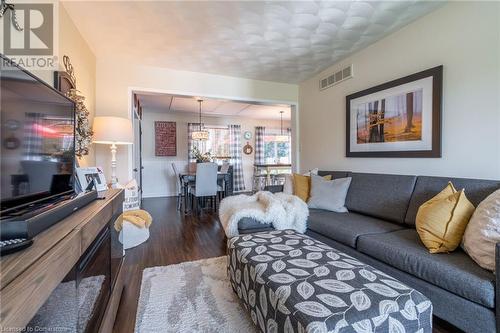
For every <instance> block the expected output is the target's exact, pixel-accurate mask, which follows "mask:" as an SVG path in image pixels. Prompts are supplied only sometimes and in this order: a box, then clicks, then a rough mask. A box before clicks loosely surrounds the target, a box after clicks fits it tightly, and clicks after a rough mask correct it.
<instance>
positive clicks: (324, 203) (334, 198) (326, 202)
mask: <svg viewBox="0 0 500 333" xmlns="http://www.w3.org/2000/svg"><path fill="white" fill-rule="evenodd" d="M351 179H352V178H351V177H346V178H337V179H333V180H326V179H324V178H323V177H320V176H315V175H311V196H310V197H309V201H308V202H307V205H308V206H309V208H318V209H325V210H329V211H332V212H337V213H347V208H346V207H345V197H346V196H347V191H348V190H349V186H350V185H351Z"/></svg>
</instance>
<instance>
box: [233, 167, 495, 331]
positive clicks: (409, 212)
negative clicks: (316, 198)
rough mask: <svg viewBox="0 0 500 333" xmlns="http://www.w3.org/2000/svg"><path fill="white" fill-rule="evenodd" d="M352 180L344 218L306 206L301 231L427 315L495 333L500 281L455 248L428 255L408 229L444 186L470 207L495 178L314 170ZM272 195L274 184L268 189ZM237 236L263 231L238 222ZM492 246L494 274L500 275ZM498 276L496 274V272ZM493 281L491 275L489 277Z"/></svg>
mask: <svg viewBox="0 0 500 333" xmlns="http://www.w3.org/2000/svg"><path fill="white" fill-rule="evenodd" d="M319 174H320V175H328V174H331V175H332V176H333V178H342V177H352V182H351V186H350V188H349V192H348V194H347V198H346V207H347V208H348V210H349V213H335V212H330V211H324V210H318V209H311V210H310V215H309V220H308V230H307V232H306V234H308V235H309V236H311V237H313V238H316V239H318V240H320V241H323V242H324V243H326V244H328V245H330V246H333V247H335V248H337V249H339V250H341V251H343V252H345V253H347V254H350V255H352V256H353V257H356V258H358V259H360V260H362V261H364V262H365V263H367V264H370V265H372V266H374V267H376V268H378V269H380V270H382V271H385V272H386V273H388V274H390V275H392V276H393V277H395V278H397V279H399V280H401V281H403V282H405V283H406V284H408V285H409V286H411V287H413V288H415V289H417V290H418V291H420V292H422V293H423V294H424V295H426V296H427V297H428V298H429V299H430V300H431V301H432V303H433V306H434V314H435V315H436V316H437V317H439V318H442V319H444V320H446V321H448V322H450V323H451V324H453V325H454V326H456V327H458V328H460V329H462V330H464V331H466V332H495V331H497V332H500V293H499V292H500V278H497V280H496V279H495V275H494V274H493V273H492V272H489V271H487V270H484V269H482V268H481V267H480V266H478V265H477V264H476V263H475V262H474V261H473V260H472V259H471V258H470V257H469V256H468V255H467V254H466V253H465V252H464V251H463V250H461V249H457V250H456V251H454V252H452V253H449V254H430V253H429V252H428V250H427V249H426V248H425V247H424V245H423V244H422V243H421V242H420V239H419V236H418V234H417V231H416V230H415V217H416V215H417V210H418V207H420V205H421V204H422V203H424V202H425V201H427V200H428V199H430V198H432V197H433V196H434V195H436V194H437V193H439V192H440V191H441V190H442V189H443V188H444V187H445V186H446V184H447V183H448V181H452V182H453V184H454V185H455V187H456V188H465V192H466V195H467V198H469V200H470V201H471V202H472V203H473V204H474V205H475V206H477V205H478V203H479V202H481V201H482V200H483V199H484V198H486V197H487V196H488V195H489V194H490V193H492V192H494V191H495V190H497V189H499V188H500V181H494V180H477V179H460V178H446V177H428V176H405V175H388V174H369V173H351V172H339V171H321V172H320V173H319ZM270 190H273V191H279V190H280V188H279V187H274V188H270ZM239 229H240V232H241V233H253V232H257V231H265V230H269V227H266V226H263V225H262V224H258V223H256V222H255V221H252V220H242V221H240V224H239ZM498 253H499V247H497V273H498V272H500V270H499V268H500V264H499V262H500V260H499V256H498ZM499 274H500V273H499ZM496 276H497V277H498V274H496Z"/></svg>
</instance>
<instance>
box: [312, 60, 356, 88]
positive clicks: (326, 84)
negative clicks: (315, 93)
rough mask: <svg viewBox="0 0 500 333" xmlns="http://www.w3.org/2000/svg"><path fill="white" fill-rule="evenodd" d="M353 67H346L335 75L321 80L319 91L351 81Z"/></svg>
mask: <svg viewBox="0 0 500 333" xmlns="http://www.w3.org/2000/svg"><path fill="white" fill-rule="evenodd" d="M352 76H353V75H352V65H349V66H347V67H344V68H342V69H340V70H338V71H336V72H335V73H333V74H330V75H328V76H327V77H325V78H322V79H321V80H319V90H323V89H326V88H330V87H331V86H334V85H336V84H337V83H340V82H342V81H344V80H347V79H350V78H351V77H352Z"/></svg>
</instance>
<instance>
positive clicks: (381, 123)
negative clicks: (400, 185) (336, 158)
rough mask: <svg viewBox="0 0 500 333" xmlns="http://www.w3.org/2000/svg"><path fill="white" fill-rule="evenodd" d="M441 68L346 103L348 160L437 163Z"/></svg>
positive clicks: (365, 92)
mask: <svg viewBox="0 0 500 333" xmlns="http://www.w3.org/2000/svg"><path fill="white" fill-rule="evenodd" d="M442 81H443V66H438V67H434V68H431V69H428V70H425V71H422V72H419V73H415V74H412V75H409V76H406V77H403V78H400V79H397V80H394V81H390V82H386V83H384V84H381V85H378V86H375V87H372V88H369V89H366V90H363V91H360V92H357V93H354V94H351V95H349V96H347V97H346V156H347V157H441V104H442Z"/></svg>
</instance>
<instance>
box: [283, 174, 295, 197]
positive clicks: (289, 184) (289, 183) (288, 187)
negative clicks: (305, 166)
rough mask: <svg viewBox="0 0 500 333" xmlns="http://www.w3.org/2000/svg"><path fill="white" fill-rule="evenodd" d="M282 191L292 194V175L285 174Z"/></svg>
mask: <svg viewBox="0 0 500 333" xmlns="http://www.w3.org/2000/svg"><path fill="white" fill-rule="evenodd" d="M283 193H285V194H290V195H293V175H285V183H284V184H283Z"/></svg>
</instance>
